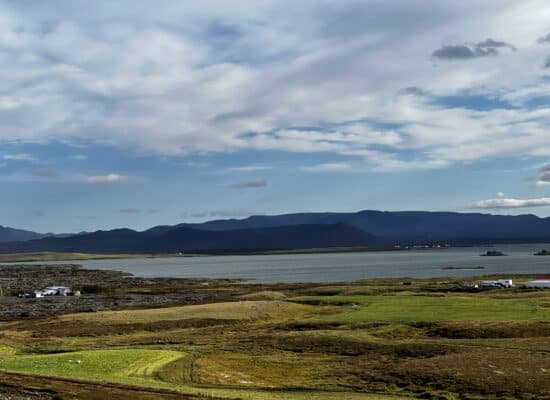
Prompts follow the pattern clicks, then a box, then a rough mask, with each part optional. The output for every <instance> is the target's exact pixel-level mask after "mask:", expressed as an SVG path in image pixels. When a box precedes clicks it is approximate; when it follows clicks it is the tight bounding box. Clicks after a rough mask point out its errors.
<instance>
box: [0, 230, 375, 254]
mask: <svg viewBox="0 0 550 400" xmlns="http://www.w3.org/2000/svg"><path fill="white" fill-rule="evenodd" d="M157 232H158V234H155V231H152V230H148V231H145V232H136V231H133V230H130V229H117V230H112V231H98V232H94V233H90V234H81V235H78V236H72V237H68V238H45V239H39V240H32V241H28V242H18V243H4V244H0V251H3V252H31V251H61V252H89V253H117V252H118V253H122V252H180V251H223V250H274V249H285V250H288V249H307V248H314V247H354V246H366V245H369V244H373V243H377V239H376V238H375V237H373V236H372V235H370V234H368V233H365V232H363V231H361V230H359V229H357V228H354V227H351V226H348V225H345V224H332V225H293V226H282V227H273V228H258V229H240V230H232V231H205V230H198V229H192V228H188V227H180V228H175V229H171V230H168V231H166V230H165V229H159V230H158V231H157Z"/></svg>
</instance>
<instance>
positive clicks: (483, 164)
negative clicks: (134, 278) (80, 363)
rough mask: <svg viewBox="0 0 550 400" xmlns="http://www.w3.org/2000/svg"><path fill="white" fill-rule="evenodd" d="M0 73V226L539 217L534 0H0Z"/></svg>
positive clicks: (544, 88) (549, 184)
mask: <svg viewBox="0 0 550 400" xmlns="http://www.w3.org/2000/svg"><path fill="white" fill-rule="evenodd" d="M0 72H1V73H0V188H1V189H0V225H5V226H12V227H18V228H26V229H32V230H36V231H41V232H49V231H53V232H77V231H82V230H88V231H89V230H96V229H110V228H114V227H122V226H126V227H130V228H135V229H145V228H147V227H150V226H153V225H158V224H175V223H179V222H182V221H188V222H199V221H204V220H210V219H218V218H241V217H246V216H248V215H253V214H279V213H288V212H308V211H357V210H363V209H378V210H390V211H391V210H427V211H459V212H488V213H500V214H527V213H533V214H536V215H539V216H543V217H544V216H550V4H548V1H545V0H524V1H521V2H518V1H511V0H498V1H497V0H475V1H474V0H461V1H445V2H438V1H433V0H430V1H427V0H363V1H357V0H338V1H328V0H315V1H314V0H301V1H299V2H296V1H288V0H285V1H282V0H253V1H252V0H240V1H237V2H235V1H233V0H231V1H230V0H202V1H200V2H186V1H185V2H184V1H166V0H157V1H155V2H146V1H142V2H138V1H135V0H112V1H94V2H90V1H82V0H57V1H55V2H53V1H50V2H47V1H42V2H36V1H30V0H17V1H15V0H4V1H2V2H0Z"/></svg>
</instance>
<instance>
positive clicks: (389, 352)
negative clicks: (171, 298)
mask: <svg viewBox="0 0 550 400" xmlns="http://www.w3.org/2000/svg"><path fill="white" fill-rule="evenodd" d="M453 284H454V281H451V280H444V279H439V280H437V279H428V280H414V281H412V282H407V285H403V283H402V282H401V281H400V280H369V281H363V282H357V283H353V284H338V285H328V284H326V285H317V286H316V285H287V286H284V285H271V286H270V285H258V286H256V285H238V284H234V283H231V284H230V285H231V288H232V289H231V290H233V291H234V297H233V300H232V301H223V302H218V303H215V302H214V303H208V304H196V305H182V306H171V307H156V308H132V309H124V310H118V311H110V310H105V311H96V312H86V313H72V314H65V315H58V316H43V317H40V318H28V319H24V318H22V319H16V320H11V321H4V322H0V383H1V382H2V381H3V380H5V381H10V382H13V381H14V380H16V381H18V382H19V381H20V382H23V383H21V384H22V385H23V384H24V385H31V386H32V387H35V386H37V385H38V386H39V387H42V388H44V389H47V390H48V391H51V392H55V393H56V396H58V397H57V398H60V399H73V398H75V396H76V397H77V398H79V399H93V398H94V397H93V396H94V395H97V393H98V391H101V390H105V391H109V393H118V394H111V395H110V396H111V397H110V398H114V399H121V400H122V399H124V400H126V399H129V398H130V397H127V396H128V395H127V394H125V393H129V391H131V393H132V394H131V398H132V399H133V400H146V399H147V400H149V399H152V398H166V399H172V398H174V399H175V398H189V399H203V398H204V399H206V398H216V399H260V400H263V399H265V400H272V399H273V400H277V399H281V400H287V399H288V400H291V399H297V400H301V399H312V400H313V399H326V400H336V399H344V398H345V399H352V400H353V399H367V400H368V399H373V400H395V399H407V398H439V399H447V400H449V399H456V400H459V399H471V400H474V399H495V400H496V399H512V398H514V399H516V398H517V399H529V400H532V399H538V398H543V397H541V394H544V395H545V396H546V394H548V396H550V383H549V382H550V344H549V343H550V340H549V338H550V292H545V291H527V292H526V291H521V290H517V289H503V290H496V291H489V292H483V293H452V292H449V288H450V287H451V285H453ZM228 285H229V284H228ZM204 290H210V289H208V288H205V289H204ZM43 377H47V378H48V379H44V378H43ZM33 385H34V386H33ZM25 387H26V386H25ZM178 396H179V397H178ZM181 396H184V397H181ZM95 398H97V397H95Z"/></svg>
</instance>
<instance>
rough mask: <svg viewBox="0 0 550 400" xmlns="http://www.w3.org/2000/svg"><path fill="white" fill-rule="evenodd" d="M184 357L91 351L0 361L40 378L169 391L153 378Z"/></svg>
mask: <svg viewBox="0 0 550 400" xmlns="http://www.w3.org/2000/svg"><path fill="white" fill-rule="evenodd" d="M182 356H183V353H180V352H177V351H170V350H142V349H135V350H92V351H79V352H73V353H63V354H48V355H33V356H19V357H6V358H5V359H3V360H0V368H2V369H5V370H9V371H14V372H25V373H30V374H37V375H48V376H64V377H71V378H79V379H89V380H96V381H108V382H117V383H126V384H135V385H145V386H154V387H170V385H169V384H168V383H164V382H161V381H158V380H156V379H154V378H153V374H154V372H155V371H156V370H157V369H159V368H161V367H162V366H164V365H166V364H168V363H170V362H172V361H175V360H177V359H178V358H181V357H182Z"/></svg>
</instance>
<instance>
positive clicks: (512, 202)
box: [470, 197, 550, 209]
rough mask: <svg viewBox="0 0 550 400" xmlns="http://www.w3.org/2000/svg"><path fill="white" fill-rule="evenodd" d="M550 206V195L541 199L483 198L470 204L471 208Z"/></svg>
mask: <svg viewBox="0 0 550 400" xmlns="http://www.w3.org/2000/svg"><path fill="white" fill-rule="evenodd" d="M548 206H550V197H542V198H539V199H525V200H522V199H509V198H502V197H501V198H498V199H488V200H481V201H477V202H475V203H472V204H471V205H470V208H477V209H486V208H487V209H506V208H529V207H548Z"/></svg>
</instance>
